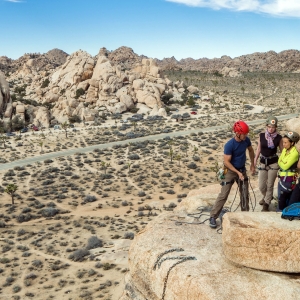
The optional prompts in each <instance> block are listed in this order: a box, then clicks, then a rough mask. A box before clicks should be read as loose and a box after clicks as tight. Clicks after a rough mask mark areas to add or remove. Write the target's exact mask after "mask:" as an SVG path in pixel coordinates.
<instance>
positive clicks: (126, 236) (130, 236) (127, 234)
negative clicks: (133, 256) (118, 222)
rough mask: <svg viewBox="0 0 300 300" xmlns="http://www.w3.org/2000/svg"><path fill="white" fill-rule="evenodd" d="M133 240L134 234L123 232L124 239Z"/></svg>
mask: <svg viewBox="0 0 300 300" xmlns="http://www.w3.org/2000/svg"><path fill="white" fill-rule="evenodd" d="M133 238H134V233H133V232H125V234H124V239H127V240H133Z"/></svg>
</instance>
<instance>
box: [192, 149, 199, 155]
mask: <svg viewBox="0 0 300 300" xmlns="http://www.w3.org/2000/svg"><path fill="white" fill-rule="evenodd" d="M198 150H199V149H198V148H197V147H196V146H194V149H193V153H194V155H193V157H195V156H196V154H197V153H198Z"/></svg>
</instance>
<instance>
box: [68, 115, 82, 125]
mask: <svg viewBox="0 0 300 300" xmlns="http://www.w3.org/2000/svg"><path fill="white" fill-rule="evenodd" d="M79 122H81V119H80V117H79V116H78V115H75V116H72V117H70V118H69V123H71V124H73V123H79Z"/></svg>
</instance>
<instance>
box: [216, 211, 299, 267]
mask: <svg viewBox="0 0 300 300" xmlns="http://www.w3.org/2000/svg"><path fill="white" fill-rule="evenodd" d="M280 215H281V214H279V213H276V212H270V213H250V214H249V213H245V212H240V213H227V214H225V215H224V219H223V234H222V238H223V250H224V254H225V255H226V257H227V258H228V259H229V260H231V261H233V262H235V263H237V264H240V265H243V266H246V267H250V268H254V269H259V270H266V271H275V272H285V273H300V252H299V249H300V227H299V222H298V221H293V222H290V221H289V220H284V219H281V217H280Z"/></svg>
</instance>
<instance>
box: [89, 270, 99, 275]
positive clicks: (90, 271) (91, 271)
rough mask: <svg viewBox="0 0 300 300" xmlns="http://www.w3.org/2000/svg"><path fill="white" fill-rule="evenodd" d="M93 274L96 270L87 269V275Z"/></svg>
mask: <svg viewBox="0 0 300 300" xmlns="http://www.w3.org/2000/svg"><path fill="white" fill-rule="evenodd" d="M95 274H97V272H96V271H95V270H94V269H89V270H88V275H89V276H93V275H95Z"/></svg>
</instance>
